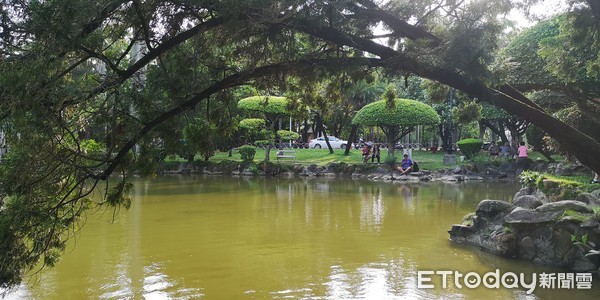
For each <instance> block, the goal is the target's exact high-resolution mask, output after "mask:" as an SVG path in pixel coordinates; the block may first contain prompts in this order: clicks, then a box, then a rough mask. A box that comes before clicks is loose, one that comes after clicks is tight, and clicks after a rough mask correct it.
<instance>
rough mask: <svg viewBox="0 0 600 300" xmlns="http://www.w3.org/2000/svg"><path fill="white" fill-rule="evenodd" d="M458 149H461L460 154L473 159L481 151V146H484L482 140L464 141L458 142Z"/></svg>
mask: <svg viewBox="0 0 600 300" xmlns="http://www.w3.org/2000/svg"><path fill="white" fill-rule="evenodd" d="M456 144H457V145H458V148H460V152H462V154H463V155H464V156H465V157H466V158H467V159H471V158H473V157H475V155H477V154H478V153H479V151H481V146H483V142H482V141H481V140H480V139H472V138H470V139H464V140H460V141H458V142H456Z"/></svg>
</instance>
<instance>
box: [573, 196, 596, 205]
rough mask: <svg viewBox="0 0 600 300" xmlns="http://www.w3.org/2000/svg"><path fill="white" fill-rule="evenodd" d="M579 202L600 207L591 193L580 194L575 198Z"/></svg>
mask: <svg viewBox="0 0 600 300" xmlns="http://www.w3.org/2000/svg"><path fill="white" fill-rule="evenodd" d="M575 200H577V201H579V202H583V203H585V204H587V205H590V206H600V199H598V197H596V196H594V195H593V194H591V193H581V194H579V195H578V196H577V198H575Z"/></svg>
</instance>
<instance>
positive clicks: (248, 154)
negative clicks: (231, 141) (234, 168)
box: [238, 145, 256, 161]
mask: <svg viewBox="0 0 600 300" xmlns="http://www.w3.org/2000/svg"><path fill="white" fill-rule="evenodd" d="M238 151H239V152H240V156H241V157H242V160H243V161H253V160H254V155H255V154H256V147H254V146H250V145H244V146H241V147H239V148H238Z"/></svg>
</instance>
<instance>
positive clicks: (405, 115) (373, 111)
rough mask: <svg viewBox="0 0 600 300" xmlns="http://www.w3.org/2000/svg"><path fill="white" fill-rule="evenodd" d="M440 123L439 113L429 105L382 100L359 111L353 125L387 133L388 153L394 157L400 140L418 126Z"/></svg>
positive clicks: (408, 101)
mask: <svg viewBox="0 0 600 300" xmlns="http://www.w3.org/2000/svg"><path fill="white" fill-rule="evenodd" d="M439 122H440V117H439V116H438V114H437V112H436V111H435V110H434V109H433V108H432V107H431V106H429V105H427V104H425V103H421V102H418V101H415V100H409V99H395V100H393V101H389V100H380V101H376V102H373V103H370V104H367V105H365V107H363V108H362V109H361V110H359V111H358V112H357V113H356V115H355V116H354V119H353V120H352V124H358V125H363V126H379V127H380V128H381V130H383V132H384V133H385V136H386V139H387V143H388V153H389V155H390V156H393V155H394V148H395V147H394V146H395V144H396V142H397V141H398V140H400V139H401V138H402V137H404V136H405V135H407V134H408V133H409V132H411V131H412V130H414V127H415V126H416V125H433V124H438V123H439Z"/></svg>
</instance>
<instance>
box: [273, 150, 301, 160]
mask: <svg viewBox="0 0 600 300" xmlns="http://www.w3.org/2000/svg"><path fill="white" fill-rule="evenodd" d="M275 157H277V161H279V160H281V159H291V160H292V161H293V162H295V161H296V156H295V152H294V150H283V149H280V150H277V155H276V156H275Z"/></svg>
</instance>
